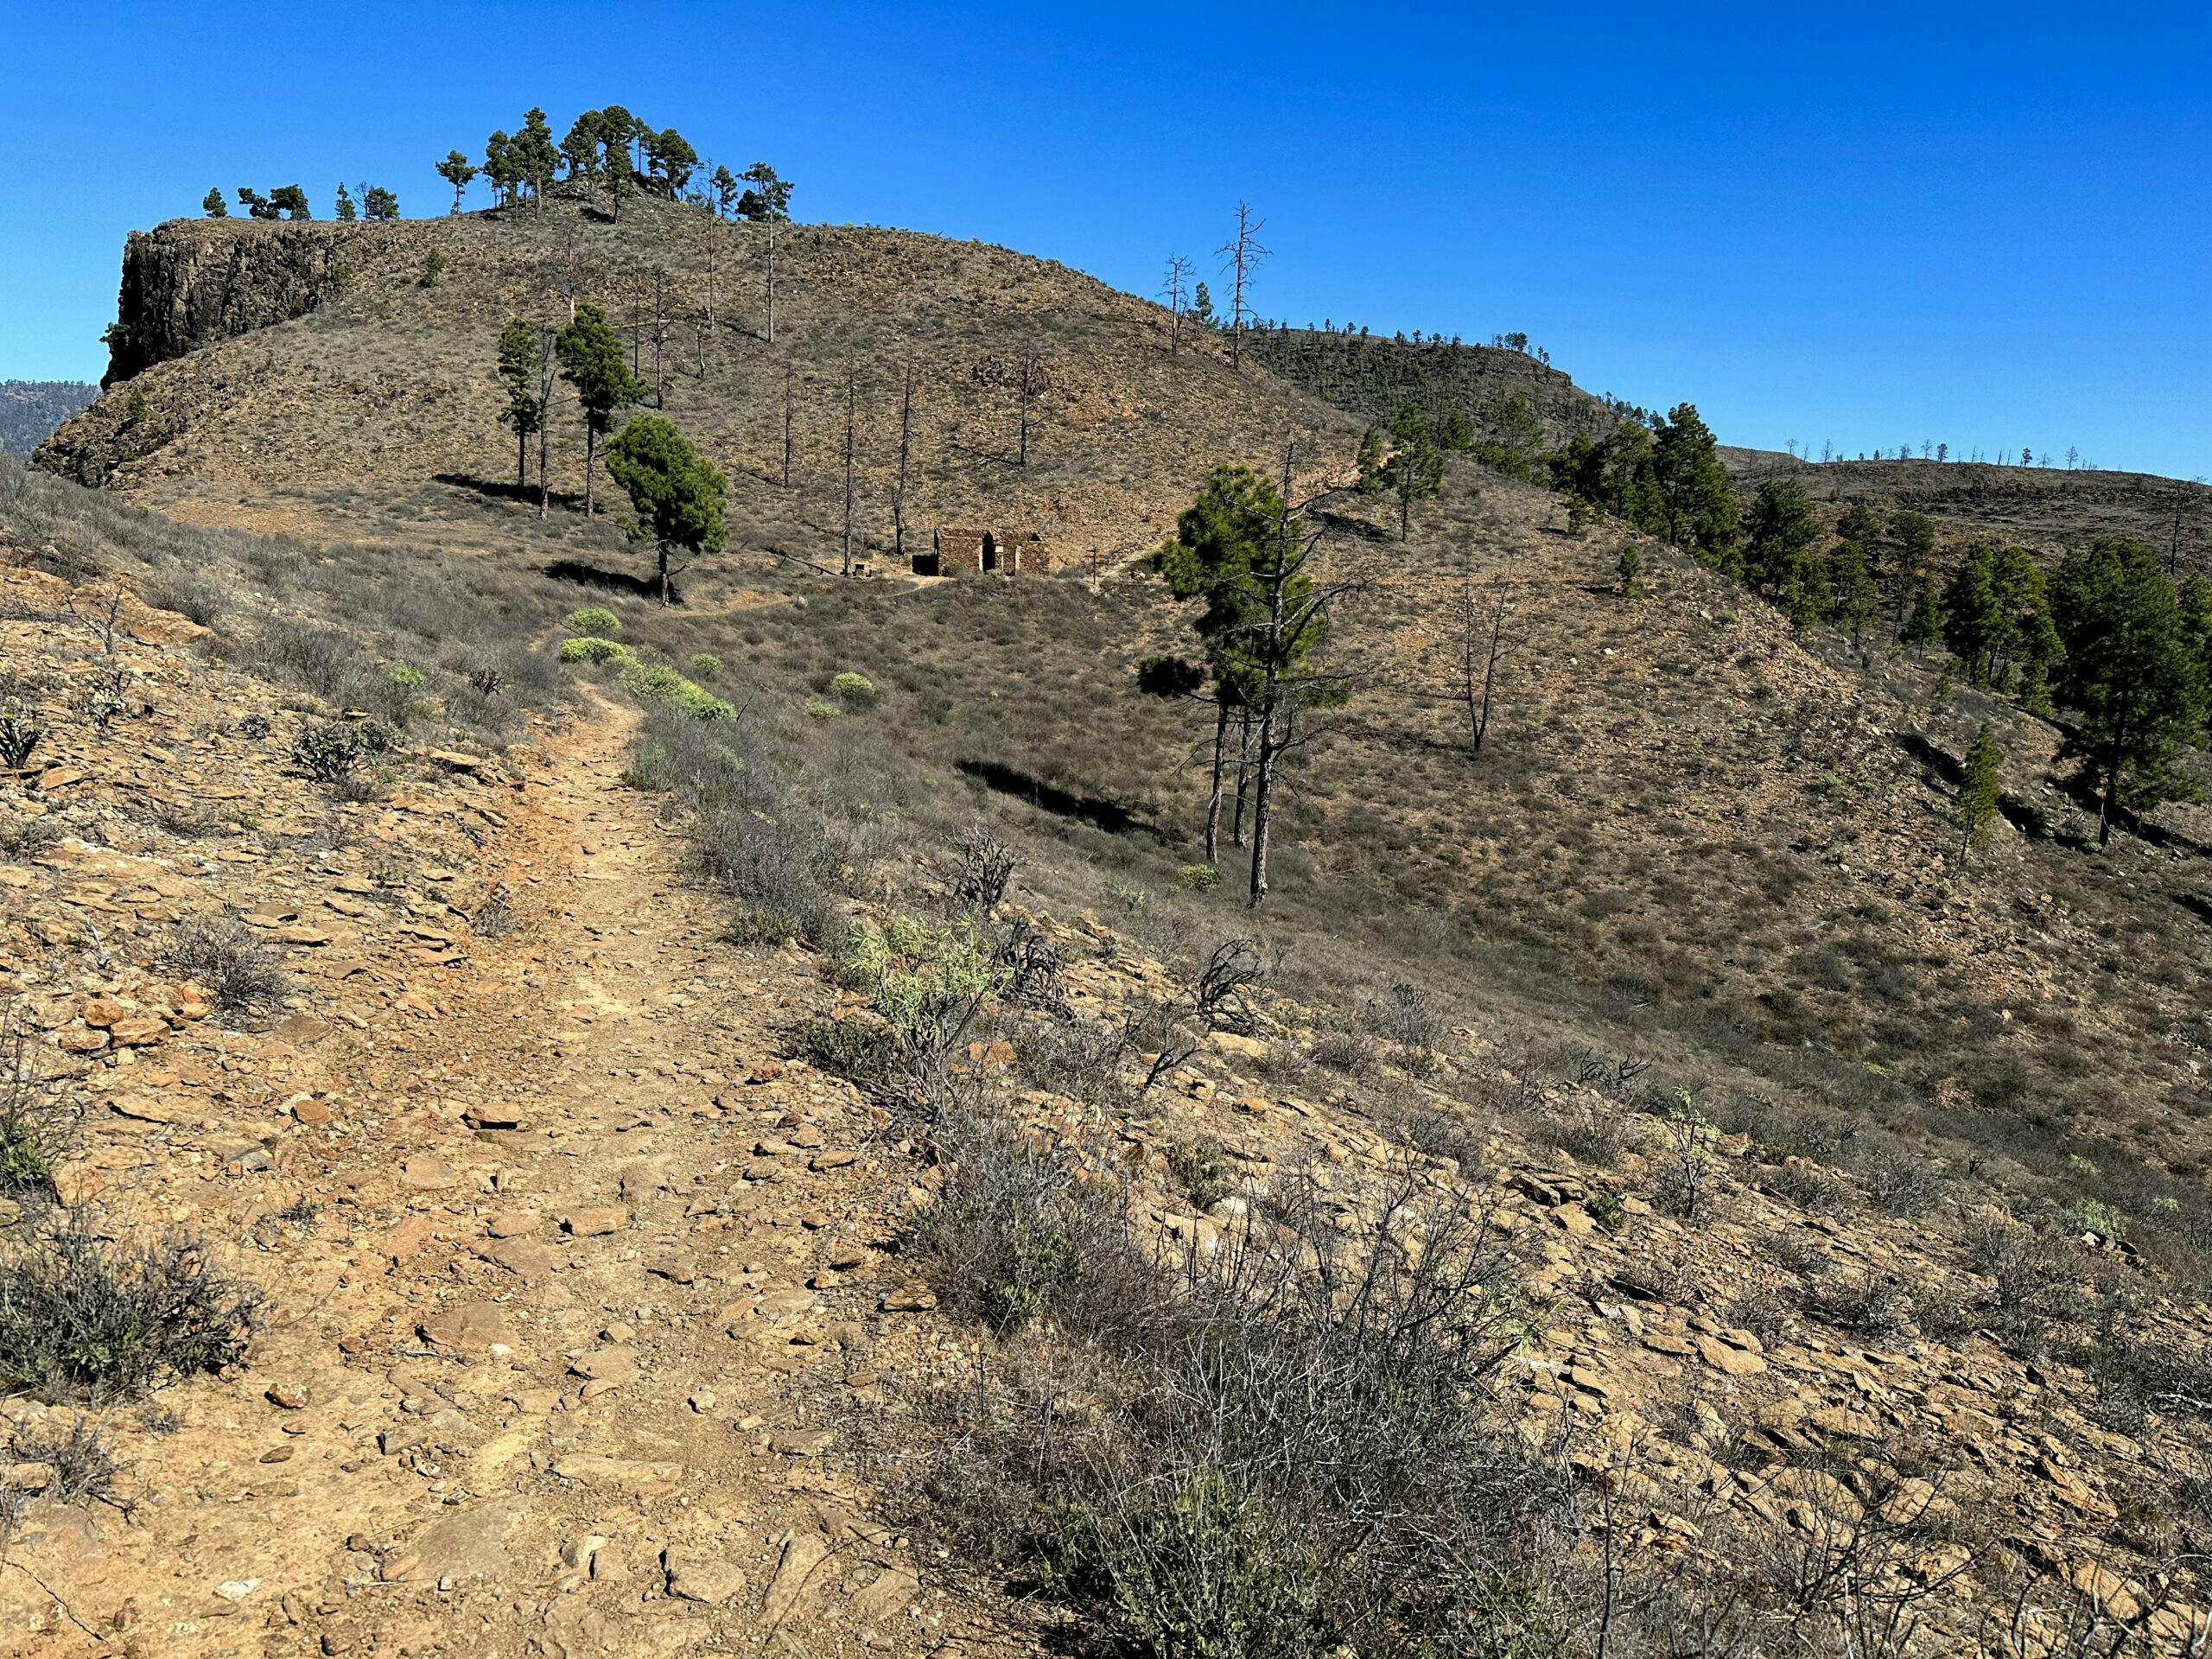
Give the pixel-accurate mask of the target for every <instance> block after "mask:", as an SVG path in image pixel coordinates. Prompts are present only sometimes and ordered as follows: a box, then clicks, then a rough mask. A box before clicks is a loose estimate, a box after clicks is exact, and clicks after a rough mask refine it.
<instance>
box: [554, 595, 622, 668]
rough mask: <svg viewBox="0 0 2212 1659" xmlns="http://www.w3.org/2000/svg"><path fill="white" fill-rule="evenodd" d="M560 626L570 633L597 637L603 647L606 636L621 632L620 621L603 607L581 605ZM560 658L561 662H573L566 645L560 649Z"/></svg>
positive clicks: (565, 617)
mask: <svg viewBox="0 0 2212 1659" xmlns="http://www.w3.org/2000/svg"><path fill="white" fill-rule="evenodd" d="M561 626H563V627H564V628H566V629H567V630H568V631H569V632H570V633H582V634H595V635H598V636H600V643H601V645H605V644H607V643H608V639H607V637H608V636H610V635H613V634H617V633H620V632H622V619H621V618H620V617H619V616H617V615H615V614H614V613H613V612H612V611H610V610H608V609H607V607H605V606H604V605H581V606H578V607H576V608H575V610H573V611H570V612H569V613H568V614H567V615H566V616H564V617H563V618H562V619H561ZM569 643H570V644H573V643H575V642H574V641H570V642H569ZM561 656H562V659H563V661H573V660H575V659H574V658H570V657H569V653H568V647H567V645H563V647H562V651H561Z"/></svg>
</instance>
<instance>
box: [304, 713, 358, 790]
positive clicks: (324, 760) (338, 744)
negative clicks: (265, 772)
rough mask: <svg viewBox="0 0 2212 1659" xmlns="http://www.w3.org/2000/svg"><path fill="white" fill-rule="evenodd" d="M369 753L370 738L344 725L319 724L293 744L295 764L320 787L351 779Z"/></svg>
mask: <svg viewBox="0 0 2212 1659" xmlns="http://www.w3.org/2000/svg"><path fill="white" fill-rule="evenodd" d="M368 752H369V739H368V737H367V736H366V735H365V734H364V733H362V732H360V731H359V730H357V729H356V728H353V727H351V726H348V725H346V724H345V723H344V722H343V721H335V720H318V721H315V723H314V724H313V725H311V726H309V727H308V728H306V729H305V730H304V731H302V733H301V734H299V736H298V737H296V738H295V739H294V740H293V741H292V760H293V762H294V764H296V766H298V767H299V768H300V770H301V771H302V772H306V773H307V775H308V777H310V778H312V779H315V781H316V782H317V783H321V784H334V783H336V782H337V781H338V780H339V779H341V778H348V777H351V776H352V775H353V768H354V767H356V766H359V765H360V763H361V757H362V756H363V755H364V754H366V753H368Z"/></svg>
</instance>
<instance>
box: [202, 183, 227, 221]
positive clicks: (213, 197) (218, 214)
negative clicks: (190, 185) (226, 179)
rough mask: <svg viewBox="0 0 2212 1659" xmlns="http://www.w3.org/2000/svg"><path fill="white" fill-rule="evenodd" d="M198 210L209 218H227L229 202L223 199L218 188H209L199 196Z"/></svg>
mask: <svg viewBox="0 0 2212 1659" xmlns="http://www.w3.org/2000/svg"><path fill="white" fill-rule="evenodd" d="M200 212H201V213H205V214H207V217H208V218H210V219H228V218H229V217H230V216H231V208H230V204H229V203H228V202H226V201H225V200H223V193H222V192H221V191H220V190H210V191H209V192H208V193H207V194H206V195H204V196H202V197H200Z"/></svg>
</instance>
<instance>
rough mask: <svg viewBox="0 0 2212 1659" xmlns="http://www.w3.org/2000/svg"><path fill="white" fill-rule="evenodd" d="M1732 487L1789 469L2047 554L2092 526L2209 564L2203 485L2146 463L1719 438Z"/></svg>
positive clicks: (2211, 514)
mask: <svg viewBox="0 0 2212 1659" xmlns="http://www.w3.org/2000/svg"><path fill="white" fill-rule="evenodd" d="M1721 458H1722V460H1723V461H1725V462H1726V465H1727V467H1728V471H1729V475H1730V476H1731V477H1732V479H1733V480H1735V482H1736V485H1737V487H1738V489H1739V490H1740V491H1742V492H1743V493H1745V494H1747V495H1748V494H1749V493H1751V492H1752V491H1754V490H1756V489H1757V488H1758V486H1759V484H1760V483H1761V482H1762V481H1764V480H1766V479H1770V478H1794V479H1796V480H1797V481H1798V482H1799V483H1800V484H1802V486H1804V489H1805V493H1806V494H1807V495H1808V496H1809V497H1811V498H1812V499H1814V500H1815V501H1817V502H1827V503H1833V504H1835V505H1847V504H1848V503H1851V502H1854V501H1858V502H1864V503H1866V505H1870V506H1875V507H1880V508H1884V509H1896V510H1899V511H1904V512H1923V513H1926V514H1927V515H1928V516H1929V518H1934V519H1936V521H1937V522H1938V524H1940V525H1942V528H1943V530H1944V531H1945V532H1946V535H1947V538H1948V539H1953V540H1960V541H1963V540H1970V539H1973V538H1974V537H1994V538H1996V539H1997V540H1999V541H2004V542H2011V543H2018V545H2020V546H2023V547H2026V548H2029V549H2031V550H2035V551H2037V552H2038V553H2041V554H2043V555H2044V556H2046V557H2050V558H2054V559H2055V558H2056V557H2057V556H2061V555H2063V553H2065V552H2066V551H2067V550H2069V548H2075V547H2080V546H2082V545H2085V544H2086V543H2089V542H2092V541H2094V540H2095V539H2096V538H2097V537H2100V536H2124V537H2128V538H2129V539H2130V540H2133V541H2139V542H2141V543H2143V544H2144V545H2145V546H2146V547H2149V548H2152V549H2153V550H2155V551H2157V552H2158V554H2159V555H2161V556H2164V557H2166V558H2168V559H2169V560H2170V561H2171V564H2172V566H2173V568H2175V569H2183V570H2203V569H2212V487H2208V486H2205V485H2203V484H2202V483H2193V482H2188V481H2185V480H2181V479H2173V478H2160V477H2158V476H2156V475H2155V474H2148V473H2122V472H2105V471H2088V470H2079V471H2077V470H2073V469H2069V468H2066V467H2002V466H1995V465H1993V464H1991V463H1989V462H1986V461H1827V462H1824V463H1818V464H1816V463H1814V462H1810V461H1800V460H1798V459H1797V458H1796V456H1794V455H1786V454H1777V452H1775V451H1773V450H1770V449H1732V448H1723V449H1722V450H1721Z"/></svg>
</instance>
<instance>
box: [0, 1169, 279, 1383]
mask: <svg viewBox="0 0 2212 1659" xmlns="http://www.w3.org/2000/svg"><path fill="white" fill-rule="evenodd" d="M260 1307H261V1298H260V1296H259V1295H258V1294H257V1293H256V1292H255V1291H253V1290H252V1289H251V1287H247V1286H245V1285H242V1284H240V1283H239V1282H238V1281H236V1280H234V1279H232V1277H231V1276H230V1275H229V1274H226V1273H225V1272H223V1271H222V1270H221V1269H220V1268H217V1267H216V1266H215V1265H214V1264H213V1262H210V1261H209V1260H208V1259H207V1246H206V1244H205V1243H204V1242H202V1241H201V1240H200V1239H198V1238H194V1237H190V1236H185V1235H181V1234H172V1235H169V1236H166V1237H164V1238H162V1240H161V1241H160V1243H139V1244H130V1243H116V1242H114V1241H111V1240H109V1239H105V1238H103V1237H101V1236H99V1231H98V1230H97V1224H96V1223H95V1222H94V1221H92V1219H91V1218H89V1217H86V1215H84V1214H83V1213H82V1212H80V1211H69V1212H66V1213H64V1214H62V1215H60V1216H59V1217H55V1218H54V1219H51V1220H49V1221H48V1223H47V1224H44V1225H41V1226H40V1227H38V1228H37V1229H35V1230H27V1231H26V1232H25V1233H23V1234H22V1235H19V1236H16V1237H14V1238H11V1239H10V1241H9V1243H8V1244H7V1246H6V1247H5V1249H4V1252H0V1387H5V1388H7V1389H22V1390H23V1391H25V1392H27V1393H30V1394H35V1395H38V1396H39V1397H41V1398H42V1399H46V1400H49V1401H52V1400H82V1401H89V1402H99V1401H108V1400H116V1399H124V1398H130V1397H132V1396H135V1395H142V1394H143V1393H145V1392H146V1390H147V1389H150V1388H152V1387H153V1386H154V1385H155V1384H156V1383H159V1382H162V1381H163V1380H164V1379H166V1378H168V1377H171V1376H192V1375H194V1374H195V1373H197V1372H200V1371H213V1370H220V1369H221V1368H222V1367H224V1366H226V1365H228V1364H231V1363H233V1362H235V1361H236V1360H238V1359H239V1358H240V1357H242V1356H243V1355H244V1354H245V1345H246V1340H247V1338H248V1337H249V1335H250V1334H251V1332H252V1330H253V1328H254V1325H255V1324H256V1323H257V1319H258V1315H259V1312H260Z"/></svg>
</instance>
